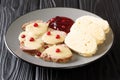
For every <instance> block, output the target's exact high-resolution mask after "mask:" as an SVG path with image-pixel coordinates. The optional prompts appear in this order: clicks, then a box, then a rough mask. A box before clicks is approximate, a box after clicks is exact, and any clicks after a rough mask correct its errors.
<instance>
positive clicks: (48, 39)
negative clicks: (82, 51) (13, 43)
mask: <svg viewBox="0 0 120 80" xmlns="http://www.w3.org/2000/svg"><path fill="white" fill-rule="evenodd" d="M65 37H66V33H65V32H63V31H58V30H53V31H47V32H46V33H45V34H44V35H43V36H42V40H43V42H45V43H47V44H58V43H63V42H64V39H65Z"/></svg>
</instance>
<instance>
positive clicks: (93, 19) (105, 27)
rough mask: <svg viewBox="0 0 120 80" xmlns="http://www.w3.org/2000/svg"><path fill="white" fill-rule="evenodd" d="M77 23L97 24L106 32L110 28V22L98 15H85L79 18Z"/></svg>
mask: <svg viewBox="0 0 120 80" xmlns="http://www.w3.org/2000/svg"><path fill="white" fill-rule="evenodd" d="M75 23H76V24H77V25H83V24H84V25H89V24H95V25H97V26H98V27H101V28H102V29H103V30H104V32H105V33H108V32H109V30H110V28H109V24H108V22H107V21H106V20H104V19H101V18H98V17H94V16H89V15H85V16H82V17H79V18H77V19H76V21H75Z"/></svg>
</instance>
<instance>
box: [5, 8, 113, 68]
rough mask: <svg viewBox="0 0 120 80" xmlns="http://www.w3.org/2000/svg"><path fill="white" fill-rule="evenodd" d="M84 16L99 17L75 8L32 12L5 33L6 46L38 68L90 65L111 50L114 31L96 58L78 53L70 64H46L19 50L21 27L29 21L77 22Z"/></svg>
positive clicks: (100, 47) (108, 36) (22, 17)
mask: <svg viewBox="0 0 120 80" xmlns="http://www.w3.org/2000/svg"><path fill="white" fill-rule="evenodd" d="M83 15H92V16H95V17H98V16H97V15H95V14H93V13H90V12H87V11H83V10H80V9H73V8H48V9H42V10H36V11H33V12H30V13H28V14H25V15H23V16H21V17H20V18H18V19H16V20H15V21H14V22H13V23H12V24H11V25H10V27H9V28H8V30H7V31H6V33H5V44H6V46H7V48H8V50H9V51H10V52H11V53H12V54H13V55H15V56H17V57H19V58H21V59H22V60H24V61H27V62H29V63H32V64H35V65H38V66H43V67H52V68H74V67H79V66H82V65H85V64H88V63H90V62H93V61H95V60H97V59H98V58H100V57H102V56H103V55H105V54H106V53H107V52H108V50H109V49H110V48H111V46H112V44H113V40H114V37H113V32H112V30H110V33H109V34H107V38H106V41H105V42H104V44H102V45H100V46H99V48H98V50H97V53H96V54H95V55H94V56H92V57H89V58H85V57H82V56H79V55H77V53H74V55H73V57H72V60H71V61H70V62H68V63H53V62H46V61H43V60H42V59H38V58H35V57H33V56H31V55H29V54H27V53H25V52H23V51H22V50H21V49H20V48H19V40H18V36H19V34H20V32H22V29H21V26H22V25H23V24H24V23H26V22H28V21H32V20H37V19H41V20H43V21H48V20H49V19H51V18H53V17H55V16H65V17H69V18H71V19H73V20H76V19H77V18H78V17H80V16H83Z"/></svg>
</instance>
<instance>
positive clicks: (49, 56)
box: [41, 44, 72, 63]
mask: <svg viewBox="0 0 120 80" xmlns="http://www.w3.org/2000/svg"><path fill="white" fill-rule="evenodd" d="M41 58H42V59H43V60H46V61H53V62H60V63H64V62H68V61H69V60H70V59H71V58H72V52H71V50H70V49H69V48H68V47H67V46H66V45H63V44H61V45H53V46H51V47H49V48H47V49H45V51H44V52H43V53H42V54H41Z"/></svg>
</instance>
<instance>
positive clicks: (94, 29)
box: [71, 23, 106, 45]
mask: <svg viewBox="0 0 120 80" xmlns="http://www.w3.org/2000/svg"><path fill="white" fill-rule="evenodd" d="M74 32H84V33H86V34H90V35H91V36H93V37H94V38H95V39H96V42H97V44H98V45H99V44H102V43H103V42H104V41H105V38H106V37H105V33H104V31H103V29H102V28H101V27H99V26H97V25H96V24H94V23H91V24H89V25H85V24H81V25H77V24H76V23H74V24H73V26H72V27H71V33H74Z"/></svg>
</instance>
